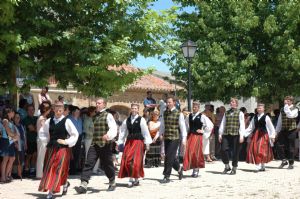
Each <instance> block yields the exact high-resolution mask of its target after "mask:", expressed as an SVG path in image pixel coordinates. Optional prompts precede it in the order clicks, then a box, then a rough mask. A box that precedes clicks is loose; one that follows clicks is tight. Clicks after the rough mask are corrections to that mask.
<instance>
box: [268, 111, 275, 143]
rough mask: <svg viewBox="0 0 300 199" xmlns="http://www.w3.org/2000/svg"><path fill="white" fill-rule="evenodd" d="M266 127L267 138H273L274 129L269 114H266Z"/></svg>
mask: <svg viewBox="0 0 300 199" xmlns="http://www.w3.org/2000/svg"><path fill="white" fill-rule="evenodd" d="M266 127H267V131H268V135H269V138H275V136H276V131H275V128H274V126H273V123H272V121H271V118H270V117H269V116H266Z"/></svg>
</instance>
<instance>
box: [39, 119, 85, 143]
mask: <svg viewBox="0 0 300 199" xmlns="http://www.w3.org/2000/svg"><path fill="white" fill-rule="evenodd" d="M64 117H65V116H63V115H62V116H61V117H60V118H55V117H54V118H53V120H54V123H55V124H57V123H58V122H60V121H61V120H62V119H63V118H64ZM50 119H51V118H49V119H47V120H46V122H45V125H44V126H43V127H42V128H41V129H40V131H43V132H40V131H39V134H43V135H44V137H42V142H47V143H48V142H49V140H50V134H49V127H50ZM65 127H66V130H67V132H68V133H69V135H70V137H69V138H67V139H65V141H66V143H67V145H68V146H69V147H72V146H74V145H75V144H76V142H77V140H78V135H79V134H78V131H77V129H76V127H75V126H74V124H73V122H72V121H71V120H70V119H66V123H65Z"/></svg>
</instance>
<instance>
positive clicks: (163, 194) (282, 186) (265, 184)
mask: <svg viewBox="0 0 300 199" xmlns="http://www.w3.org/2000/svg"><path fill="white" fill-rule="evenodd" d="M279 164H280V161H273V162H271V163H269V164H268V165H267V168H266V171H265V172H262V173H255V172H253V169H254V166H253V165H249V164H246V163H245V162H240V163H239V169H238V171H237V175H235V176H230V175H222V174H221V171H222V170H223V164H222V162H220V161H217V162H214V163H210V164H206V168H205V169H202V170H200V176H199V177H198V178H196V179H195V178H191V177H190V174H191V171H188V172H185V173H184V179H183V180H181V181H179V180H178V177H177V175H175V174H177V172H175V171H174V170H173V174H174V175H172V176H171V180H172V182H171V183H169V184H164V185H162V184H160V183H159V180H161V179H162V177H163V176H162V170H163V168H162V167H160V168H151V169H149V168H146V169H145V178H144V179H143V180H141V182H140V186H138V187H133V188H127V187H126V186H127V180H128V179H117V189H116V191H114V192H106V188H107V187H108V184H107V182H108V180H107V179H106V177H105V176H93V177H92V178H91V180H90V184H89V189H88V192H87V194H84V195H77V193H76V192H75V190H74V186H77V185H79V184H80V180H79V176H71V177H70V183H71V186H70V188H69V191H68V194H67V195H66V196H64V197H60V195H57V196H56V198H66V199H67V198H70V199H71V198H74V199H76V198H91V199H92V198H116V199H121V198H130V199H134V198H149V199H150V198H151V199H155V198H161V199H163V198H172V199H173V198H189V199H192V198H203V197H206V198H264V199H266V198H300V163H299V162H296V163H295V168H294V170H287V169H277V166H278V165H279ZM38 185H39V181H38V180H30V179H24V180H23V181H20V180H14V181H13V182H11V183H9V184H1V185H0V198H1V199H19V198H20V199H27V198H44V197H45V194H46V193H45V194H43V193H40V192H38V191H37V189H38Z"/></svg>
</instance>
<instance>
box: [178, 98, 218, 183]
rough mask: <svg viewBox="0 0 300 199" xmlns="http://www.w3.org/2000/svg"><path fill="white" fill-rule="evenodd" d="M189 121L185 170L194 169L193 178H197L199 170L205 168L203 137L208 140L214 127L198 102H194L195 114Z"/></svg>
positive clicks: (192, 114)
mask: <svg viewBox="0 0 300 199" xmlns="http://www.w3.org/2000/svg"><path fill="white" fill-rule="evenodd" d="M187 119H188V122H187V124H189V133H188V138H187V145H186V151H185V155H184V159H183V170H184V171H187V170H190V169H193V174H192V177H194V178H197V177H198V173H199V168H204V166H205V163H204V156H203V151H202V146H203V136H205V138H207V139H208V138H209V135H210V133H211V131H212V129H213V127H214V125H213V123H212V122H211V121H210V119H209V118H208V117H206V116H205V115H203V114H201V113H200V103H199V102H198V101H194V102H193V113H191V114H190V115H189V116H188V117H187Z"/></svg>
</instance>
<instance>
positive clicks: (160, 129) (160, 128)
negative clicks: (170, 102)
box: [159, 116, 165, 136]
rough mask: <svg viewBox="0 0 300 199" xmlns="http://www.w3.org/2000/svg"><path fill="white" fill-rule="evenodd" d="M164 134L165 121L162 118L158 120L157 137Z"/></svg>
mask: <svg viewBox="0 0 300 199" xmlns="http://www.w3.org/2000/svg"><path fill="white" fill-rule="evenodd" d="M164 133H165V120H164V116H162V117H161V118H160V127H159V136H161V135H162V134H164Z"/></svg>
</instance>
